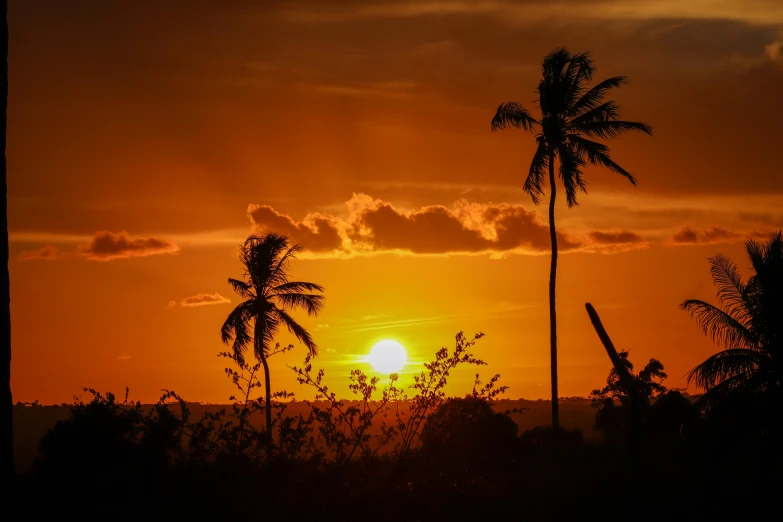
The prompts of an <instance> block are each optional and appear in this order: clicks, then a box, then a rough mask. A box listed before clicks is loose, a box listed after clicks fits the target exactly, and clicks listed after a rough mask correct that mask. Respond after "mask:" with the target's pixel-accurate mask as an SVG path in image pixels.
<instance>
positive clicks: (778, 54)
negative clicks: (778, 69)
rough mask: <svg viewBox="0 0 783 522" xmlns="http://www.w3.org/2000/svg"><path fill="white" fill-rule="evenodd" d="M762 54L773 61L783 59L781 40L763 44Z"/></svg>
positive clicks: (782, 41) (782, 43)
mask: <svg viewBox="0 0 783 522" xmlns="http://www.w3.org/2000/svg"><path fill="white" fill-rule="evenodd" d="M764 55H765V56H766V57H767V58H769V59H770V60H772V61H773V62H777V61H783V40H776V41H774V42H772V43H771V44H769V45H767V46H765V47H764Z"/></svg>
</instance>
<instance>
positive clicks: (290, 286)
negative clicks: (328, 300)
mask: <svg viewBox="0 0 783 522" xmlns="http://www.w3.org/2000/svg"><path fill="white" fill-rule="evenodd" d="M273 290H274V291H275V292H284V293H287V292H323V291H324V287H322V286H321V285H317V284H315V283H307V282H304V281H290V282H288V283H283V284H282V285H277V286H276V287H275V288H274V289H273Z"/></svg>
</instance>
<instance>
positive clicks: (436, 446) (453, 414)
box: [421, 397, 517, 467]
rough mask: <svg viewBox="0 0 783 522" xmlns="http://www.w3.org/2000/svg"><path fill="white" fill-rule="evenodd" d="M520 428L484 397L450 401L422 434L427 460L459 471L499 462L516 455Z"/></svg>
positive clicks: (451, 399) (436, 411)
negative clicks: (515, 450)
mask: <svg viewBox="0 0 783 522" xmlns="http://www.w3.org/2000/svg"><path fill="white" fill-rule="evenodd" d="M516 439H517V425H516V423H515V422H514V421H513V420H511V418H510V417H509V416H508V415H505V414H503V413H496V412H495V411H493V410H492V407H491V406H490V404H489V402H488V401H487V400H486V399H484V398H481V397H465V398H450V399H447V400H446V401H445V402H444V403H443V404H442V405H440V406H439V407H438V409H436V410H435V411H434V412H433V413H432V415H430V417H429V418H428V419H427V421H426V423H425V424H424V428H423V429H422V432H421V449H422V453H423V454H424V455H425V457H426V458H431V459H433V461H434V462H437V463H439V464H444V463H450V464H453V465H456V466H459V467H462V466H464V467H471V466H474V465H482V464H490V463H496V462H499V461H501V460H503V459H505V458H506V457H508V456H509V455H511V454H512V452H513V451H514V448H515V446H516V442H517V440H516Z"/></svg>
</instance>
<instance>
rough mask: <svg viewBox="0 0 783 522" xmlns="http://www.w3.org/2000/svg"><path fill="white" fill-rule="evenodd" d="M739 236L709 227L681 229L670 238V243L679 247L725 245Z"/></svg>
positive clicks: (728, 231)
mask: <svg viewBox="0 0 783 522" xmlns="http://www.w3.org/2000/svg"><path fill="white" fill-rule="evenodd" d="M741 237H742V236H741V235H740V234H737V233H736V232H732V231H730V230H726V229H725V228H720V227H711V228H708V229H706V230H696V229H695V228H692V227H683V228H681V229H680V230H679V231H678V232H677V233H676V234H674V235H673V236H672V238H671V239H672V242H674V243H675V244H679V245H683V244H685V245H688V244H690V245H697V244H712V243H725V242H728V241H734V240H736V239H739V238H741Z"/></svg>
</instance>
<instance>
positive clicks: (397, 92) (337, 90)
mask: <svg viewBox="0 0 783 522" xmlns="http://www.w3.org/2000/svg"><path fill="white" fill-rule="evenodd" d="M415 87H416V83H415V82H410V81H386V82H374V83H371V84H367V85H312V86H311V88H312V89H313V90H314V91H318V92H321V93H324V94H336V95H340V96H358V97H388V98H399V97H404V96H407V95H409V93H410V91H411V89H413V88H415Z"/></svg>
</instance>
